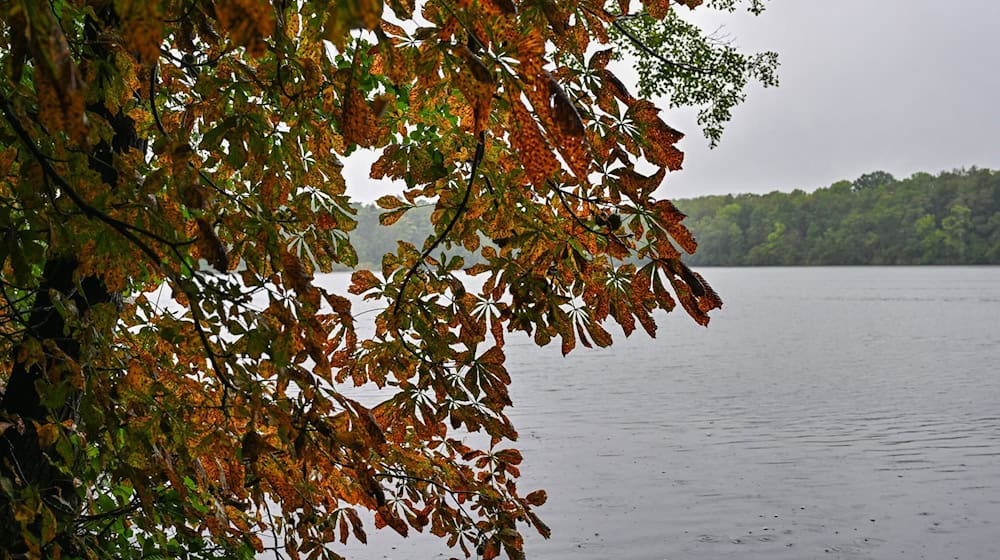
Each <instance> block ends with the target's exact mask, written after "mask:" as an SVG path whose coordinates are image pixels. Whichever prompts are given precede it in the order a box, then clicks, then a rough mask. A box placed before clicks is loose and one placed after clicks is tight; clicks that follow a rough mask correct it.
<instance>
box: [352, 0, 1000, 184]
mask: <svg viewBox="0 0 1000 560" xmlns="http://www.w3.org/2000/svg"><path fill="white" fill-rule="evenodd" d="M681 10H682V11H684V12H686V11H687V9H686V8H681ZM690 17H691V19H692V20H694V21H697V22H698V23H699V24H701V25H702V26H703V27H705V28H706V29H708V30H710V31H711V30H715V29H716V28H718V27H719V26H720V25H721V26H723V28H722V32H723V33H724V34H726V35H728V36H730V37H731V38H732V40H734V41H735V43H736V44H737V45H738V46H739V47H740V48H741V49H742V50H744V51H760V50H774V51H777V52H778V54H779V56H780V59H781V68H780V70H779V74H780V78H781V87H779V88H771V89H762V88H759V87H754V88H753V89H751V91H750V94H749V96H748V98H747V100H746V102H745V103H744V104H743V105H741V106H739V107H737V108H736V110H735V113H734V117H733V120H732V122H730V123H729V125H728V126H727V127H726V132H725V134H724V135H723V138H722V142H721V144H720V146H719V147H718V148H716V149H714V150H710V149H708V143H707V141H706V140H705V139H704V137H703V136H702V135H701V132H700V130H699V129H698V128H697V125H696V123H695V114H694V111H691V110H670V111H665V112H664V117H665V119H666V120H667V121H668V122H669V123H670V124H671V125H672V126H674V127H675V128H678V129H680V130H682V131H684V132H685V133H687V137H686V138H685V139H684V140H683V141H682V142H681V144H680V147H681V149H683V150H684V151H685V152H686V157H685V163H684V170H683V171H679V172H676V173H672V174H670V175H668V177H667V180H666V183H665V185H664V187H663V189H661V191H660V194H662V195H664V196H668V197H670V198H687V197H692V196H699V195H702V194H718V193H741V192H769V191H772V190H782V191H790V190H792V189H796V188H801V189H804V190H813V189H815V188H818V187H824V186H828V185H829V184H831V183H833V182H834V181H837V180H840V179H854V178H856V177H858V176H859V175H861V174H863V173H866V172H869V171H874V170H885V171H888V172H890V173H892V174H894V175H896V176H897V177H901V178H902V177H907V176H909V175H910V174H912V173H914V172H917V171H927V172H931V173H937V172H938V171H941V170H950V169H954V168H959V167H969V166H973V165H975V166H979V167H990V168H1000V1H997V0H962V1H960V2H941V1H940V0H840V1H839V2H830V1H829V0H823V1H820V0H772V1H770V2H768V9H767V10H766V11H765V12H764V13H763V14H762V15H761V16H759V17H753V16H751V15H748V14H745V13H743V12H737V13H735V14H727V13H717V12H713V11H711V10H706V9H702V8H699V9H697V10H695V11H693V12H691V14H690ZM661 106H664V105H663V104H661ZM363 161H370V158H365V157H359V158H352V161H351V164H352V165H351V166H350V167H352V168H353V169H354V170H358V171H360V169H359V168H358V167H355V165H358V164H361V165H363V163H362V162H363ZM362 169H367V166H365V167H364V168H362ZM349 174H350V178H349V181H348V182H349V184H351V183H353V184H352V185H351V186H352V188H351V191H350V192H351V194H352V195H355V196H356V197H357V198H358V199H359V200H364V201H370V200H373V199H374V198H377V197H378V196H380V195H381V194H384V193H386V192H393V191H397V190H398V188H394V187H392V186H391V185H389V184H386V183H382V184H376V183H375V182H373V181H371V180H370V179H367V178H366V175H367V173H366V172H365V173H360V172H351V173H349Z"/></svg>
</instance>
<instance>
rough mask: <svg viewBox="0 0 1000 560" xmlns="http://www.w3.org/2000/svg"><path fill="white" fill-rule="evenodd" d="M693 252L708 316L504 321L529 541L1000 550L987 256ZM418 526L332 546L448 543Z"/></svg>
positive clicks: (367, 554)
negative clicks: (810, 261)
mask: <svg viewBox="0 0 1000 560" xmlns="http://www.w3.org/2000/svg"><path fill="white" fill-rule="evenodd" d="M700 271H701V272H702V273H703V274H704V276H705V277H706V278H707V279H708V280H709V282H710V283H712V285H713V286H714V287H715V288H716V289H717V291H718V292H719V293H720V294H721V295H722V297H723V300H724V301H725V302H726V304H725V307H724V309H723V310H722V311H721V312H717V313H716V314H715V315H714V316H713V320H712V325H711V326H710V327H709V328H708V329H704V328H701V327H698V326H697V325H695V324H694V323H693V322H692V321H691V320H690V319H688V318H687V317H686V316H685V315H684V314H683V312H682V311H678V312H676V313H674V314H672V315H670V316H664V317H661V318H660V321H659V323H660V333H659V335H658V338H656V339H655V340H652V339H649V338H647V337H646V336H645V335H642V334H640V332H641V331H640V332H637V333H636V334H635V335H633V337H632V338H630V339H627V340H626V339H624V338H623V337H622V336H620V335H619V336H617V337H616V342H615V346H614V347H613V348H611V349H606V350H587V349H579V350H576V351H574V352H573V353H571V354H570V355H569V356H568V357H565V358H563V357H562V356H561V355H560V353H559V348H558V344H556V345H551V346H550V347H546V348H541V349H539V348H536V347H534V346H533V345H532V344H531V343H530V342H529V341H528V340H527V339H524V338H513V337H512V338H511V339H510V340H509V342H508V346H507V355H508V364H507V365H508V368H509V370H510V371H511V375H512V377H513V379H514V381H513V385H512V388H511V393H512V399H513V401H514V404H515V406H514V407H513V408H512V409H510V416H511V418H512V419H513V421H514V423H515V425H516V426H517V428H518V430H519V432H520V434H521V439H520V441H519V442H518V445H519V447H520V448H521V450H522V451H523V452H524V456H525V462H524V464H523V465H522V468H523V472H524V476H523V477H522V479H521V483H520V484H519V486H520V488H521V489H522V490H523V491H524V493H527V492H528V491H530V490H533V489H536V488H545V489H546V490H547V491H548V495H549V501H548V503H547V504H546V505H545V506H543V507H542V508H540V509H539V513H540V515H541V516H542V518H543V519H544V520H545V521H546V522H547V523H548V524H549V525H550V526H551V528H552V533H553V536H552V538H551V539H550V540H547V541H546V540H543V539H541V538H540V537H538V536H537V534H534V533H532V531H533V529H530V528H525V529H524V530H525V533H526V536H527V539H526V545H525V548H526V552H527V553H528V557H529V558H544V559H546V560H562V559H566V560H569V559H573V560H580V559H595V560H596V559H604V558H626V559H638V560H646V559H648V560H680V559H695V560H708V559H725V558H733V559H736V558H739V559H761V560H764V559H768V560H771V559H789V560H791V559H796V560H798V559H808V558H829V559H873V560H881V559H907V560H910V559H917V558H927V559H934V560H937V559H962V560H975V559H982V560H995V559H996V558H1000V375H998V374H997V370H998V364H1000V268H995V267H988V268H971V267H970V268H962V267H955V268H934V267H921V268H916V267H913V268H911V267H899V268H881V267H870V268H743V269H735V268H732V269H727V268H704V269H701V270H700ZM338 276H339V275H338ZM334 280H335V282H333V283H335V284H341V283H344V282H346V277H345V278H335V279H334ZM364 305H365V304H359V306H358V307H359V308H360V309H364ZM416 537H417V538H413V537H411V538H410V539H402V538H400V537H398V536H397V535H395V533H392V532H391V531H381V532H379V533H378V534H374V535H370V541H371V542H372V544H371V545H369V546H357V545H354V546H350V547H348V548H347V549H346V550H343V549H342V548H338V550H339V551H340V552H342V553H345V554H347V555H348V556H349V557H351V558H360V559H385V558H389V559H411V558H437V557H442V558H447V557H449V556H452V555H455V553H454V552H452V551H449V550H447V549H446V548H445V547H444V543H443V542H442V541H439V540H437V539H436V538H435V537H429V536H427V535H416ZM457 555H458V556H461V553H460V551H459V552H458V554H457Z"/></svg>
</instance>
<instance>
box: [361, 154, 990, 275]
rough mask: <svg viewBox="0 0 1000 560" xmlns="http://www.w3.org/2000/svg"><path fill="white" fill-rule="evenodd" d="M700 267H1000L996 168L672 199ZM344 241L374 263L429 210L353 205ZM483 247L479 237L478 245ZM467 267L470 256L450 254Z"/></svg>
mask: <svg viewBox="0 0 1000 560" xmlns="http://www.w3.org/2000/svg"><path fill="white" fill-rule="evenodd" d="M676 204H677V206H678V208H679V209H680V210H681V211H683V212H684V213H685V214H687V215H688V217H687V219H686V220H685V223H686V224H687V225H688V227H689V228H690V229H691V231H692V232H694V234H695V237H696V238H697V240H698V251H697V253H695V254H694V255H691V256H690V257H688V259H689V261H690V262H691V263H692V264H695V265H701V266H772V265H783V266H800V265H813V266H832V265H921V264H922V265H951V264H1000V171H992V170H989V169H977V168H972V169H962V170H956V171H948V172H942V173H940V174H938V175H937V176H934V175H931V174H929V173H916V174H914V175H913V176H911V177H909V178H907V179H901V180H899V179H896V178H895V177H893V176H892V175H891V174H889V173H886V172H884V171H876V172H872V173H867V174H865V175H862V176H861V177H859V178H858V179H856V180H854V181H838V182H836V183H834V184H832V185H830V186H829V187H826V188H821V189H818V190H816V191H814V192H812V193H807V192H804V191H802V190H795V191H792V192H790V193H785V192H777V191H775V192H771V193H768V194H763V195H761V194H727V195H712V196H702V197H698V198H692V199H686V200H678V201H676ZM356 209H357V211H358V215H357V218H358V229H357V230H356V231H355V232H353V233H352V235H351V241H352V243H353V244H354V246H355V248H356V249H357V250H358V258H359V260H360V261H361V262H365V263H368V264H370V265H372V266H375V267H377V266H378V264H379V263H380V262H381V259H382V255H383V254H385V253H394V252H396V250H397V240H398V239H409V240H412V241H415V242H420V241H422V240H423V239H424V238H425V237H427V236H428V235H430V234H431V231H430V229H429V227H428V225H427V224H429V217H430V214H431V212H432V210H433V205H429V206H427V207H423V208H415V209H413V210H412V211H410V212H409V213H407V215H406V216H404V217H403V218H402V219H401V220H400V221H399V222H398V223H397V224H394V225H393V226H392V227H391V228H385V227H381V226H380V225H379V222H378V216H379V214H380V213H382V212H383V211H382V210H380V209H379V208H377V207H375V206H366V205H360V206H357V207H356ZM484 241H486V240H484ZM487 243H488V241H487ZM448 253H449V254H459V255H461V256H463V257H464V258H465V259H466V261H467V262H469V263H471V262H474V261H475V260H476V257H475V255H474V254H472V253H469V252H468V251H465V250H464V249H462V248H461V247H457V248H455V249H452V250H449V251H448Z"/></svg>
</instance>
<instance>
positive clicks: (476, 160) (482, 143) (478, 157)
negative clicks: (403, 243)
mask: <svg viewBox="0 0 1000 560" xmlns="http://www.w3.org/2000/svg"><path fill="white" fill-rule="evenodd" d="M485 147H486V133H485V132H480V133H479V141H478V142H477V143H476V153H475V155H474V156H473V157H472V170H471V171H469V183H468V186H467V187H466V188H465V196H463V197H462V202H460V203H459V205H458V209H457V210H456V211H455V215H454V216H452V218H451V221H450V222H448V225H447V226H446V227H445V228H444V231H442V232H441V235H438V236H437V239H435V240H434V242H433V243H431V245H430V247H427V248H426V249H424V252H423V253H421V255H420V258H419V259H417V261H416V262H414V263H413V266H411V267H410V269H409V270H408V271H406V276H404V277H403V283H402V284H401V285H400V286H399V293H398V294H397V295H396V303H395V304H394V305H393V307H392V314H393V315H398V314H399V306H400V304H401V303H402V301H403V294H404V293H405V291H406V286H407V284H409V283H410V279H411V278H413V275H414V274H416V272H417V269H418V268H419V267H420V265H421V264H422V263H423V262H424V259H426V258H427V256H428V255H430V254H431V252H432V251H434V249H436V248H437V246H438V245H440V244H441V242H442V241H444V239H445V237H447V236H448V234H449V233H451V230H452V228H454V227H455V224H457V223H458V220H459V218H461V217H462V214H463V213H465V208H466V206H468V204H469V195H471V194H472V185H473V183H474V182H475V180H476V172H477V171H478V170H479V164H480V162H482V160H483V152H484V151H485Z"/></svg>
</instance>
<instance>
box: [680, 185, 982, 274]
mask: <svg viewBox="0 0 1000 560" xmlns="http://www.w3.org/2000/svg"><path fill="white" fill-rule="evenodd" d="M677 206H678V207H679V208H680V209H681V210H682V211H683V212H684V213H686V214H687V215H688V218H687V220H686V221H685V223H687V224H688V227H690V228H691V230H692V231H693V232H694V234H695V236H696V237H697V239H698V243H699V246H698V252H697V253H695V254H694V255H692V256H691V259H690V261H691V263H692V264H699V265H718V266H745V265H749V266H766V265H814V266H816V265H920V264H924V265H948V264H998V263H1000V172H997V171H991V170H988V169H976V168H972V169H968V170H956V171H949V172H942V173H940V174H939V175H937V176H933V175H931V174H928V173H916V174H914V175H913V176H911V177H910V178H908V179H903V180H897V179H896V178H894V177H893V176H892V175H890V174H889V173H886V172H883V171H876V172H873V173H868V174H865V175H862V176H861V177H859V178H858V179H856V180H854V181H839V182H837V183H834V184H833V185H830V186H829V187H827V188H822V189H818V190H816V191H815V192H812V193H806V192H804V191H801V190H795V191H792V192H791V193H781V192H772V193H769V194H765V195H756V194H741V195H724V196H704V197H699V198H694V199H690V200H679V201H677Z"/></svg>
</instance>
